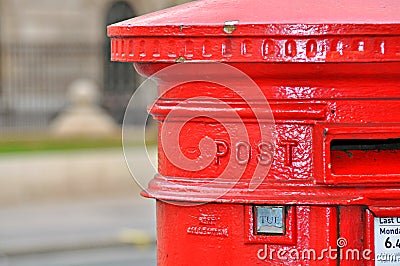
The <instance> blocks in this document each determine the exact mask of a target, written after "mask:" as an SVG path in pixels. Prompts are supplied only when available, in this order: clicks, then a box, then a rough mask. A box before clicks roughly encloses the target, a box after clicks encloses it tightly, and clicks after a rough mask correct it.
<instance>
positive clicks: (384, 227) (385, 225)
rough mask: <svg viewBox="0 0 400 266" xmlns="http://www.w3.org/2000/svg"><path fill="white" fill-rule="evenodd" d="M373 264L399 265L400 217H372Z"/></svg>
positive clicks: (379, 265) (377, 265) (378, 265)
mask: <svg viewBox="0 0 400 266" xmlns="http://www.w3.org/2000/svg"><path fill="white" fill-rule="evenodd" d="M374 236H375V265H376V266H381V265H385V266H399V265H400V217H390V218H382V217H375V219H374Z"/></svg>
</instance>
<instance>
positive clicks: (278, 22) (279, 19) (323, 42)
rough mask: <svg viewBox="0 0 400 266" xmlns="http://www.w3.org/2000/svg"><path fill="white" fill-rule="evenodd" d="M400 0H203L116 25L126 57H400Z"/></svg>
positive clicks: (115, 40) (115, 38)
mask: <svg viewBox="0 0 400 266" xmlns="http://www.w3.org/2000/svg"><path fill="white" fill-rule="evenodd" d="M399 14H400V2H399V1H393V0H392V1H389V0H320V1H317V2H315V1H313V0H279V1H278V0H241V1H232V0H199V1H195V2H191V3H188V4H184V5H180V6H176V7H173V8H169V9H165V10H162V11H158V12H155V13H151V14H147V15H144V16H140V17H136V18H132V19H129V20H126V21H123V22H119V23H117V24H114V25H111V26H109V27H108V35H109V36H110V37H111V38H112V60H114V61H125V62H155V61H157V62H158V61H160V62H181V61H186V60H189V61H190V60H192V61H198V60H200V61H223V62H263V61H266V62H326V61H334V62H338V61H356V62H357V61H361V62H362V61H393V60H395V61H399V59H400V39H399V36H400V16H399Z"/></svg>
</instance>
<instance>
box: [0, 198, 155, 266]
mask: <svg viewBox="0 0 400 266" xmlns="http://www.w3.org/2000/svg"><path fill="white" fill-rule="evenodd" d="M155 228H156V227H155V202H154V200H151V199H144V198H141V197H140V196H138V195H137V194H136V195H132V196H119V197H104V196H103V197H92V198H91V197H88V198H79V199H76V200H57V201H52V202H43V203H40V202H36V203H25V204H19V205H14V206H3V207H1V208H0V266H28V265H38V266H61V265H62V266H66V265H68V266H78V265H79V266H103V265H113V266H127V265H143V266H144V265H156V248H155V241H156V232H155Z"/></svg>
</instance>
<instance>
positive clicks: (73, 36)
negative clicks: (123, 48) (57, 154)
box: [0, 0, 188, 133]
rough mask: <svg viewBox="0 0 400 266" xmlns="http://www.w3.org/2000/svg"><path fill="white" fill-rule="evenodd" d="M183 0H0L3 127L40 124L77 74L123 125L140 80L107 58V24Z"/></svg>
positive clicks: (53, 110) (63, 100)
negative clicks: (91, 84) (97, 90)
mask: <svg viewBox="0 0 400 266" xmlns="http://www.w3.org/2000/svg"><path fill="white" fill-rule="evenodd" d="M184 2H188V0H125V1H119V0H68V1H65V0H34V1H32V0H0V131H2V132H4V131H11V132H13V131H27V130H41V129H45V128H46V127H47V126H48V125H49V124H50V122H51V121H52V119H53V118H54V117H55V116H57V114H58V113H59V112H60V111H62V110H63V108H65V106H66V105H67V99H66V90H67V88H68V86H69V84H71V83H72V82H73V81H74V80H76V79H78V78H90V79H93V80H94V81H95V82H97V83H98V85H99V86H100V88H101V89H102V95H103V100H102V105H103V107H104V108H105V109H106V110H108V111H109V113H110V114H111V115H112V116H113V117H114V119H115V120H116V122H119V123H121V121H122V117H123V113H124V109H125V106H126V104H127V102H128V100H129V98H130V95H131V94H132V91H133V90H134V88H135V87H136V86H137V83H138V81H137V79H138V77H137V76H136V74H135V72H134V69H133V67H132V65H130V64H128V65H127V64H121V63H110V62H109V60H110V56H109V54H110V52H109V49H110V45H109V40H108V38H107V37H106V30H105V29H106V25H109V24H112V23H114V22H117V21H121V20H124V19H126V18H130V17H134V16H139V15H142V14H145V13H149V12H152V11H155V10H159V9H163V8H167V7H170V6H174V5H178V4H182V3H184ZM0 133H1V132H0Z"/></svg>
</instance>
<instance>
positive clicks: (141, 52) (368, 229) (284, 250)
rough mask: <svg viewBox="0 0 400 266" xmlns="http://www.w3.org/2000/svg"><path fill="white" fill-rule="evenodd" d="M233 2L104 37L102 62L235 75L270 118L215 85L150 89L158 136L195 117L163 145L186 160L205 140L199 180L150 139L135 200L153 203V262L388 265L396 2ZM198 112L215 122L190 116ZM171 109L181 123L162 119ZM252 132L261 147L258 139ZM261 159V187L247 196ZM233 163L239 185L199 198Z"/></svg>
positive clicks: (204, 5) (395, 180) (396, 101)
mask: <svg viewBox="0 0 400 266" xmlns="http://www.w3.org/2000/svg"><path fill="white" fill-rule="evenodd" d="M231 2H233V1H198V2H195V3H190V4H187V5H183V6H181V7H176V8H172V9H168V10H166V11H162V12H158V13H155V14H152V15H146V16H143V17H142V18H140V17H139V18H135V19H132V20H128V21H126V22H122V23H119V24H115V25H112V26H110V27H109V29H108V33H109V35H110V36H111V38H112V59H113V60H116V61H123V62H134V63H135V67H136V69H137V70H138V71H139V72H140V73H141V74H143V75H145V76H151V75H152V74H154V73H156V72H157V71H159V70H162V69H165V68H167V67H169V66H171V65H174V64H186V63H187V62H195V63H196V64H205V63H206V62H211V61H214V62H223V63H226V64H229V65H230V66H232V67H235V68H236V69H238V70H240V71H242V72H243V73H245V74H246V75H248V76H249V77H250V78H251V79H252V80H254V82H255V83H256V84H257V85H258V87H259V88H260V91H261V92H262V94H263V96H264V97H265V98H266V99H267V100H268V103H269V108H270V110H271V112H272V115H273V118H274V119H273V121H265V122H263V121H261V122H260V121H258V120H257V117H255V115H254V113H253V112H252V110H251V108H250V106H248V104H247V102H246V101H245V99H242V98H241V97H240V96H239V95H238V94H237V93H235V92H232V90H230V89H228V88H226V87H224V86H222V85H221V84H211V83H206V82H204V81H193V82H189V83H185V84H180V85H178V86H176V87H174V88H173V89H171V90H168V91H164V90H163V88H162V86H160V90H159V91H160V95H161V97H160V98H159V99H158V100H157V102H156V103H155V105H154V106H153V107H152V108H151V113H152V115H153V116H154V117H155V118H156V119H157V120H158V121H159V128H160V131H161V130H163V126H165V124H168V123H171V124H173V123H179V122H182V121H185V119H186V118H190V117H191V116H192V115H193V112H195V113H196V112H197V113H198V114H199V115H198V116H197V117H195V118H191V119H189V120H188V121H186V122H185V123H184V125H183V126H182V127H181V128H180V132H179V145H177V146H176V147H175V148H176V149H180V150H181V152H182V153H183V154H184V155H185V156H186V157H188V158H191V159H195V158H197V157H199V156H200V155H201V153H200V149H199V145H200V142H201V140H202V139H203V138H204V137H207V138H209V139H211V140H213V141H214V144H215V146H216V151H217V153H216V155H215V158H214V160H213V161H212V162H211V163H210V164H209V165H207V166H206V167H205V168H204V169H200V170H198V171H190V170H185V169H182V168H181V167H178V166H177V165H176V164H174V163H173V162H172V161H174V159H176V158H171V155H169V156H167V155H166V154H165V148H166V147H164V146H163V145H168V144H169V143H165V142H163V140H162V139H161V137H160V139H159V169H158V170H159V174H157V175H156V176H155V177H154V179H153V180H152V181H151V182H150V184H149V187H148V189H147V190H146V191H145V192H144V194H145V195H146V196H148V197H153V198H156V199H157V232H158V233H157V234H158V239H157V245H158V264H159V265H398V264H396V263H400V258H399V260H398V261H396V259H397V258H396V255H395V254H396V252H397V251H398V252H399V253H400V240H399V243H397V240H398V239H400V237H399V234H398V233H396V232H395V231H390V230H392V229H390V228H393V230H399V229H397V228H399V224H400V219H397V218H398V217H400V113H399V112H398V110H400V90H399V85H400V79H399V77H400V76H399V74H400V24H398V23H399V21H398V20H399V19H398V18H397V15H396V14H398V12H400V5H398V4H394V3H391V2H389V1H379V3H376V1H375V2H373V1H366V2H363V4H362V5H359V4H358V3H356V1H348V2H347V3H345V4H343V5H338V4H337V2H336V1H325V2H324V3H325V5H324V6H323V7H319V6H315V4H314V3H312V1H303V2H301V3H292V2H291V1H279V2H272V1H271V2H268V3H265V2H264V1H241V2H237V3H236V2H235V3H231ZM327 10H329V11H330V12H327ZM220 74H221V73H218V74H215V75H219V78H220V79H222V80H224V79H226V82H229V79H230V78H231V77H229V76H226V77H225V78H224V76H223V75H222V78H221V75H220ZM176 75H177V77H178V76H179V75H180V73H176ZM173 78H174V77H173V75H172V76H169V77H168V79H173ZM161 83H162V82H161ZM210 98H214V99H219V100H220V101H219V102H216V103H215V102H212V101H211V100H210ZM194 99H195V100H194ZM184 101H185V103H186V104H187V103H188V102H189V103H190V102H191V101H192V102H193V104H194V105H193V106H198V109H195V110H193V106H191V107H190V108H189V107H187V105H181V104H180V103H182V102H184ZM210 101H211V102H210ZM256 101H257V99H256ZM224 103H226V104H227V105H226V104H224ZM210 106H212V108H211V109H212V111H213V112H215V113H216V114H217V116H218V121H217V120H216V119H213V118H209V117H206V116H204V115H202V114H204V112H206V113H207V112H210V110H208V109H210ZM261 108H262V106H261ZM176 109H179V110H180V117H179V118H176V119H167V117H168V114H169V113H171V112H173V111H174V110H176ZM227 109H230V110H227ZM231 110H234V111H235V112H236V113H237V114H238V116H234V115H232V113H231V112H230V111H231ZM238 123H241V124H243V125H244V126H245V128H246V130H247V132H248V134H247V136H240V135H239V136H235V137H234V138H233V139H234V141H232V136H230V135H229V134H228V132H227V129H226V128H227V127H235V125H236V124H238ZM260 124H262V125H264V126H265V127H271V128H273V130H274V132H275V134H274V138H273V139H269V140H267V141H266V140H265V139H263V138H262V136H261V131H260V128H259V127H260ZM160 135H161V134H160ZM266 161H268V162H267V163H266V164H267V165H268V167H267V168H266V169H267V170H268V171H267V170H266V171H265V176H263V181H262V183H261V184H260V185H259V186H258V187H257V188H256V189H255V190H249V189H248V188H249V184H250V181H251V179H252V178H253V176H252V175H253V173H254V171H255V169H256V167H257V166H259V165H260V164H261V165H262V164H263V163H265V162H266ZM239 165H241V166H243V165H244V166H245V169H246V170H245V171H244V173H243V174H242V175H241V176H240V179H239V181H238V182H235V183H234V184H231V183H229V182H227V181H226V180H222V181H221V182H218V181H217V182H214V183H213V185H211V186H207V187H206V188H204V187H203V185H204V184H205V183H207V182H208V181H209V180H213V179H215V178H218V177H219V176H220V175H221V173H222V172H223V171H224V170H225V169H226V168H227V167H228V168H229V167H230V168H231V169H228V170H230V171H232V173H234V172H235V169H236V167H239ZM230 186H232V187H230ZM228 188H229V189H228ZM221 189H222V190H223V189H226V193H224V194H223V195H220V196H218V197H215V195H217V194H218V193H219V192H220V191H221ZM179 203H182V204H183V205H185V204H184V203H191V204H193V203H196V204H193V205H190V204H189V206H182V204H179ZM197 203H204V204H197ZM186 205H187V204H186ZM261 219H263V220H264V219H266V224H268V223H270V224H271V225H272V226H265V224H263V223H264V221H262V222H260V220H261ZM271 219H273V222H271V221H272V220H271ZM263 226H264V227H263ZM390 226H391V227H390ZM273 230H278V231H273ZM279 230H281V231H279ZM397 244H398V245H397ZM385 256H386V257H385ZM388 261H390V263H392V264H390V263H389V262H388ZM382 263H386V264H382Z"/></svg>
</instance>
